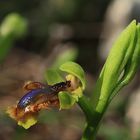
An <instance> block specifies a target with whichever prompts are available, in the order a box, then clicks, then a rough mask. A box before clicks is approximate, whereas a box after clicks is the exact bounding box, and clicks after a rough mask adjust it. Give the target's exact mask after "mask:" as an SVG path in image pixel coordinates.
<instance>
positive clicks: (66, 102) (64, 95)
mask: <svg viewBox="0 0 140 140" xmlns="http://www.w3.org/2000/svg"><path fill="white" fill-rule="evenodd" d="M58 97H59V101H60V109H70V108H71V107H72V106H73V105H74V103H75V102H76V100H75V98H73V97H72V96H71V95H70V93H68V92H64V91H63V92H60V93H59V94H58Z"/></svg>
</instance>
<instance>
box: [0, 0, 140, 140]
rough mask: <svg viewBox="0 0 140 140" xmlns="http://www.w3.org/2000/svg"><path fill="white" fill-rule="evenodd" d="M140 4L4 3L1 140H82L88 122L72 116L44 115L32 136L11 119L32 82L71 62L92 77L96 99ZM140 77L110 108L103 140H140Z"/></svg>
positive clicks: (0, 19)
mask: <svg viewBox="0 0 140 140" xmlns="http://www.w3.org/2000/svg"><path fill="white" fill-rule="evenodd" d="M139 13H140V2H139V0H133V1H132V0H89V1H86V0H67V1H66V0H43V1H41V0H40V1H39V0H32V1H28V2H27V1H24V0H20V1H18V0H0V63H1V64H0V128H1V131H0V140H30V139H32V140H80V138H81V135H82V130H83V128H84V119H85V118H84V116H83V113H82V112H81V110H80V108H79V107H78V106H77V105H75V107H73V108H72V109H71V110H62V111H58V110H49V111H42V112H41V113H40V116H39V122H38V123H37V124H36V125H35V126H33V127H31V128H30V129H28V130H25V129H24V128H21V127H20V126H18V125H17V124H16V122H15V121H14V120H12V119H11V118H9V116H8V115H7V114H6V113H5V110H6V108H7V107H8V106H10V105H13V104H16V102H17V101H18V99H19V98H20V97H21V96H22V95H23V92H22V86H23V84H24V82H26V81H30V80H33V81H44V80H45V79H44V78H45V77H44V74H45V71H46V70H47V69H48V68H50V67H52V68H57V67H58V66H59V65H60V64H62V63H64V62H65V61H68V60H72V61H75V62H78V63H79V64H80V65H81V66H82V67H83V69H84V70H85V72H86V79H87V88H86V91H85V94H87V96H89V97H90V95H91V94H92V91H93V88H94V85H95V82H96V79H97V77H98V75H99V73H100V70H101V67H102V66H103V63H104V61H105V59H106V57H107V55H108V52H109V50H110V48H111V46H112V43H113V41H114V40H115V38H116V37H117V36H118V34H119V33H120V31H122V30H123V28H124V27H125V26H126V25H127V24H128V23H129V22H130V21H131V20H132V19H134V18H135V19H137V21H140V14H139ZM139 77H140V73H138V74H137V75H136V77H135V79H134V80H133V82H132V83H131V85H129V87H127V88H125V89H124V90H123V91H122V93H121V94H120V95H119V96H117V97H116V98H115V99H114V100H113V102H112V103H111V105H110V108H109V110H108V112H107V113H106V115H105V117H104V120H103V123H102V125H101V128H100V130H99V133H98V137H97V140H140V117H139V116H140V110H139V105H140V86H139V83H140V78H139Z"/></svg>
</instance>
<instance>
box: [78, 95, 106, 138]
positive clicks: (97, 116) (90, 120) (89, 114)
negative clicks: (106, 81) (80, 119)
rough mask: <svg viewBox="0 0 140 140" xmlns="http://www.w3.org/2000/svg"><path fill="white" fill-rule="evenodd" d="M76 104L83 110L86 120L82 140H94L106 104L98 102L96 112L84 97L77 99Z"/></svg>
mask: <svg viewBox="0 0 140 140" xmlns="http://www.w3.org/2000/svg"><path fill="white" fill-rule="evenodd" d="M78 104H79V106H80V107H81V109H82V110H83V112H84V114H85V116H86V120H87V124H86V128H85V130H84V133H83V136H82V140H95V138H96V133H97V130H98V128H99V125H100V122H101V120H102V117H103V115H104V112H105V110H106V106H107V105H106V102H105V101H102V100H100V101H99V102H98V105H97V108H96V111H95V110H94V109H93V107H92V105H91V104H90V102H89V100H88V99H87V98H86V97H85V96H83V97H81V98H80V99H79V101H78Z"/></svg>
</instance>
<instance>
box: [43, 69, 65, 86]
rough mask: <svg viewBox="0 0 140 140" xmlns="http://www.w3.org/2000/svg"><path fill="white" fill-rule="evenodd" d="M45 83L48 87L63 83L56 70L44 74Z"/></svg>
mask: <svg viewBox="0 0 140 140" xmlns="http://www.w3.org/2000/svg"><path fill="white" fill-rule="evenodd" d="M45 81H47V83H48V84H49V85H53V84H56V83H59V82H62V81H64V79H63V78H62V77H61V75H60V74H59V72H58V70H56V69H48V70H47V71H46V73H45Z"/></svg>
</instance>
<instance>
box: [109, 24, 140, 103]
mask: <svg viewBox="0 0 140 140" xmlns="http://www.w3.org/2000/svg"><path fill="white" fill-rule="evenodd" d="M135 40H136V45H135V49H134V52H133V55H132V57H130V59H129V62H128V64H127V65H126V68H125V71H124V76H123V78H122V79H121V81H120V82H119V83H118V85H117V86H116V87H115V88H114V90H113V94H112V96H111V97H110V101H111V100H112V98H113V97H114V96H115V95H116V94H117V93H118V92H119V91H120V90H121V88H123V87H124V86H125V85H127V84H128V83H129V82H130V81H131V80H132V78H133V77H134V75H135V73H136V72H137V70H138V68H139V67H140V24H138V25H137V32H136V39H135Z"/></svg>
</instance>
